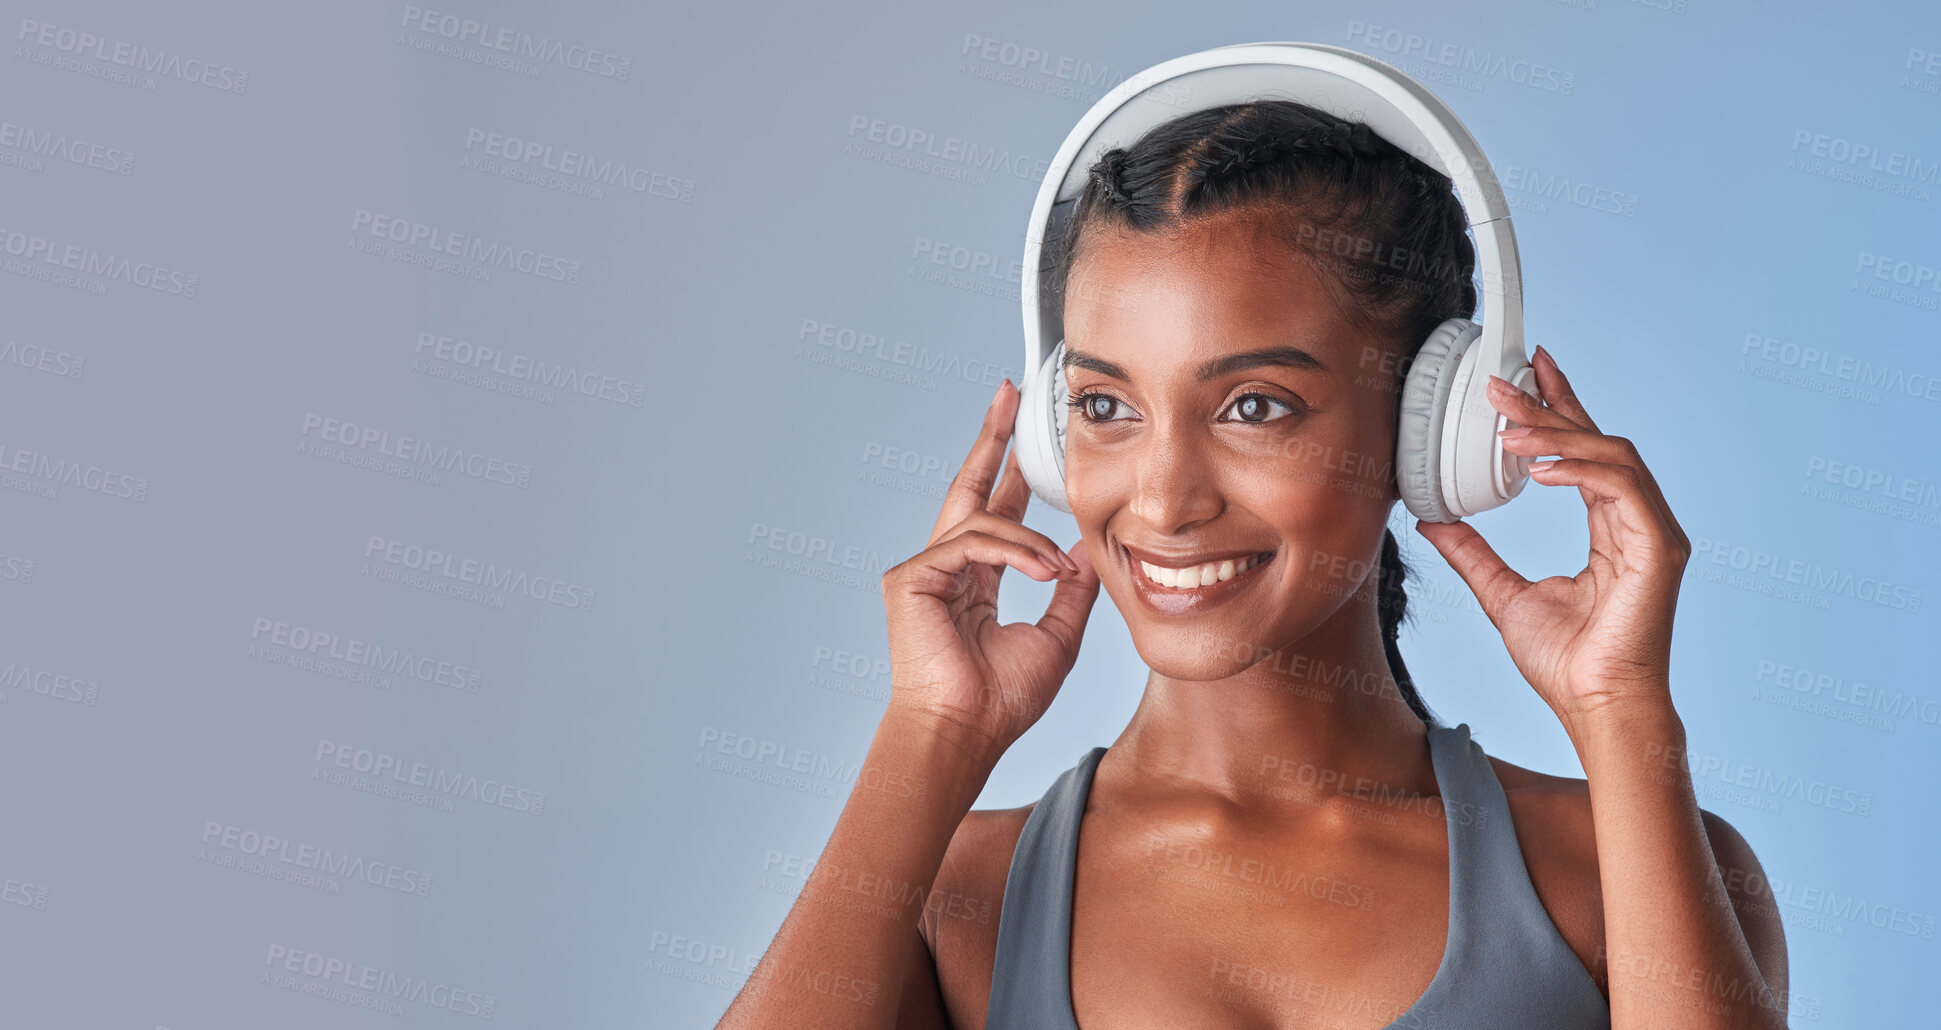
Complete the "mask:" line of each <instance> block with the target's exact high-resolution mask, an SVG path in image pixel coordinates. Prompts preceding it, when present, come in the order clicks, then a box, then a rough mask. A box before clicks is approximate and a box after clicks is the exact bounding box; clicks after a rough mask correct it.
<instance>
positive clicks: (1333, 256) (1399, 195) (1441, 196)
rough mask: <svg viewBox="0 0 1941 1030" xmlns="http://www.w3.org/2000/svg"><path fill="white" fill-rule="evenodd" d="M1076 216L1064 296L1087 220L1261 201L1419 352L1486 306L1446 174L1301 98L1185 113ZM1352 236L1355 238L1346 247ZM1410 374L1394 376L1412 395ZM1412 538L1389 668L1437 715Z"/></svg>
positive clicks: (1406, 692)
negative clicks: (1405, 627)
mask: <svg viewBox="0 0 1941 1030" xmlns="http://www.w3.org/2000/svg"><path fill="white" fill-rule="evenodd" d="M1089 171H1090V180H1089V181H1088V182H1087V183H1086V186H1085V192H1084V193H1083V194H1082V195H1081V196H1080V197H1079V198H1078V203H1077V205H1076V207H1075V208H1074V209H1073V211H1072V214H1071V216H1070V218H1069V219H1068V220H1067V221H1066V222H1065V224H1064V226H1063V228H1062V229H1061V230H1057V231H1058V245H1057V246H1056V247H1055V248H1047V250H1048V251H1051V253H1050V254H1049V255H1048V258H1049V260H1051V261H1053V262H1055V263H1056V264H1055V266H1054V267H1052V268H1051V269H1049V273H1050V274H1049V282H1050V292H1051V295H1052V297H1053V298H1054V299H1055V302H1056V303H1057V304H1058V305H1059V306H1060V307H1061V308H1062V305H1063V303H1064V299H1065V291H1066V284H1067V280H1068V279H1069V277H1070V272H1071V268H1072V266H1073V264H1074V263H1075V262H1076V261H1077V258H1078V256H1079V252H1080V246H1081V244H1082V243H1083V241H1084V239H1085V237H1086V230H1087V229H1088V228H1092V227H1094V226H1098V225H1109V226H1113V227H1117V228H1120V229H1130V230H1133V231H1135V232H1140V233H1148V234H1156V233H1161V232H1168V231H1177V230H1179V229H1181V228H1184V227H1185V226H1187V225H1189V224H1191V223H1193V222H1195V221H1198V220H1200V219H1201V218H1204V217H1207V216H1211V215H1214V214H1217V213H1222V212H1228V211H1234V210H1241V209H1251V210H1256V211H1259V212H1260V213H1261V214H1262V215H1263V218H1264V221H1265V224H1266V225H1268V226H1269V227H1270V228H1273V229H1275V230H1278V231H1279V232H1280V234H1281V237H1282V238H1283V239H1284V241H1285V242H1286V243H1288V244H1289V245H1290V246H1291V247H1292V248H1293V252H1294V253H1295V254H1297V255H1299V256H1302V257H1304V258H1306V259H1307V260H1309V261H1311V262H1315V263H1316V264H1317V265H1318V266H1319V267H1321V268H1323V269H1324V270H1326V271H1327V272H1328V273H1331V274H1325V275H1323V276H1322V279H1323V281H1324V282H1326V283H1329V284H1330V285H1331V287H1333V288H1334V289H1335V290H1336V291H1337V293H1338V294H1339V293H1343V292H1345V294H1346V297H1345V300H1346V302H1345V303H1342V305H1341V307H1342V310H1343V311H1344V312H1345V313H1346V314H1347V316H1348V317H1349V318H1350V319H1351V320H1352V321H1353V322H1355V323H1356V324H1357V325H1359V326H1361V327H1362V328H1363V329H1365V330H1368V331H1371V332H1373V333H1375V334H1376V335H1378V336H1381V337H1383V338H1386V339H1388V340H1390V341H1392V342H1393V343H1394V344H1395V345H1396V346H1397V347H1398V348H1399V349H1400V350H1401V351H1402V352H1403V354H1404V356H1405V358H1406V359H1407V360H1408V361H1413V360H1414V358H1415V354H1416V352H1417V351H1418V350H1419V349H1420V348H1421V346H1422V344H1423V342H1424V341H1426V340H1427V339H1428V338H1429V334H1430V333H1431V332H1433V331H1434V330H1435V327H1436V326H1438V325H1440V324H1441V323H1442V322H1443V320H1444V319H1449V318H1473V317H1474V316H1475V311H1476V285H1475V283H1474V281H1473V278H1472V277H1473V276H1474V274H1475V267H1476V251H1475V247H1474V246H1473V245H1472V244H1471V243H1470V240H1469V236H1468V234H1467V229H1468V224H1469V222H1468V219H1467V218H1466V217H1464V212H1463V208H1462V205H1461V203H1460V202H1459V201H1458V200H1457V198H1456V194H1455V191H1454V189H1453V186H1452V184H1451V182H1450V179H1449V177H1448V176H1447V175H1444V174H1443V173H1441V172H1439V171H1437V170H1435V169H1434V168H1431V167H1430V166H1429V165H1427V164H1424V163H1423V162H1422V161H1420V160H1417V159H1416V158H1414V157H1412V156H1410V155H1409V154H1408V153H1407V152H1406V151H1404V150H1402V149H1401V148H1399V147H1397V146H1396V145H1394V144H1393V143H1390V142H1389V141H1387V140H1385V139H1383V138H1382V137H1380V136H1378V135H1376V133H1375V132H1374V130H1372V129H1370V128H1369V127H1368V126H1366V125H1364V124H1362V123H1360V122H1350V121H1346V120H1344V119H1341V118H1337V117H1335V116H1333V115H1331V114H1328V113H1327V112H1325V111H1322V110H1320V109H1318V108H1314V107H1310V106H1308V105H1306V104H1301V103H1297V102H1295V101H1291V100H1256V101H1253V102H1250V103H1241V104H1227V105H1223V106H1219V107H1211V108H1206V109H1203V110H1199V111H1193V112H1190V113H1188V114H1184V115H1181V116H1179V117H1177V118H1174V119H1172V120H1171V121H1168V122H1165V123H1162V124H1160V125H1158V126H1155V127H1154V128H1152V129H1151V130H1149V131H1147V132H1146V133H1145V134H1144V135H1143V136H1141V137H1140V138H1139V139H1138V140H1136V141H1135V142H1133V143H1132V144H1131V145H1130V146H1124V147H1112V148H1110V149H1108V150H1106V151H1104V152H1103V153H1102V154H1100V155H1099V158H1098V160H1097V161H1096V162H1094V163H1093V164H1092V166H1091V168H1090V169H1089ZM1344 247H1345V250H1344ZM1407 369H1408V365H1407V363H1406V362H1405V363H1404V364H1403V366H1402V372H1403V375H1401V376H1397V377H1396V381H1395V400H1396V402H1397V403H1398V405H1399V403H1400V400H1401V397H1400V394H1401V384H1402V381H1403V379H1404V378H1405V377H1406V374H1407ZM1407 576H1408V568H1407V567H1406V566H1405V565H1403V564H1402V555H1401V549H1400V546H1399V545H1398V544H1397V542H1396V540H1395V533H1394V531H1393V530H1384V531H1383V535H1382V553H1381V565H1380V573H1379V578H1378V580H1377V588H1376V609H1377V611H1378V612H1379V616H1380V619H1381V628H1382V646H1383V649H1384V651H1385V652H1386V654H1387V656H1388V666H1389V672H1390V674H1391V675H1393V676H1394V677H1395V683H1396V686H1397V688H1398V689H1399V690H1400V692H1401V695H1402V699H1403V700H1404V701H1406V702H1408V706H1409V708H1410V710H1412V711H1413V712H1415V714H1416V716H1417V717H1419V718H1421V719H1422V720H1423V721H1425V722H1429V721H1434V719H1435V717H1434V716H1433V715H1432V714H1431V713H1430V711H1429V709H1428V706H1427V705H1425V704H1423V703H1422V699H1421V697H1419V696H1418V695H1417V694H1416V691H1415V684H1414V682H1413V681H1411V680H1410V678H1409V672H1408V668H1407V667H1406V666H1405V665H1403V663H1402V653H1401V651H1400V650H1399V649H1398V647H1397V637H1398V636H1399V634H1400V632H1401V624H1402V622H1403V620H1404V619H1405V618H1406V617H1407V614H1408V594H1407V592H1406V591H1405V590H1404V589H1403V580H1404V579H1406V578H1407Z"/></svg>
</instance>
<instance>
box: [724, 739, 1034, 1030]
mask: <svg viewBox="0 0 1941 1030" xmlns="http://www.w3.org/2000/svg"><path fill="white" fill-rule="evenodd" d="M962 737H963V734H961V733H958V732H954V724H951V723H948V722H946V721H944V720H939V719H937V718H935V717H931V716H927V715H924V714H921V713H917V712H912V711H908V710H905V709H901V708H899V707H896V706H891V708H890V709H889V711H888V712H887V713H886V714H885V715H884V717H883V721H882V722H881V723H880V724H878V726H877V728H876V736H875V738H874V739H873V740H872V741H871V742H870V747H869V753H868V756H867V757H866V758H864V760H863V765H862V769H861V770H860V771H859V772H858V773H857V776H856V786H855V787H854V788H853V789H852V790H851V791H850V792H849V800H848V801H847V802H846V803H845V804H844V805H843V810H842V815H841V816H840V817H838V818H837V820H836V828H835V830H834V831H833V832H832V833H831V834H830V836H829V843H828V844H827V845H826V846H825V847H824V848H823V850H822V855H821V857H820V858H819V859H818V860H817V861H816V864H815V867H814V868H813V869H812V870H810V873H809V878H808V882H807V883H805V884H804V885H803V887H802V892H801V894H800V895H798V896H797V897H796V900H795V904H794V905H793V906H792V907H790V909H789V913H788V915H787V917H785V918H784V919H783V920H782V926H781V929H779V930H778V931H776V934H775V940H774V942H773V943H771V944H770V945H769V947H768V950H767V951H765V952H763V953H762V957H761V959H760V961H759V962H757V963H756V965H755V969H754V971H753V972H752V973H750V974H749V976H748V982H747V983H746V984H745V985H743V987H742V989H741V992H740V993H739V994H737V995H736V996H735V1000H734V1001H733V1002H732V1003H731V1004H729V1006H728V1010H727V1012H726V1013H724V1014H723V1015H722V1017H721V1021H720V1022H719V1023H718V1024H716V1027H717V1030H750V1028H781V1027H788V1028H790V1030H795V1028H798V1027H830V1028H836V1027H841V1028H845V1030H849V1028H857V1030H891V1028H893V1027H895V1026H897V999H898V998H899V997H900V996H901V993H902V990H903V982H904V977H905V974H906V972H907V968H906V967H907V965H908V963H909V962H910V961H911V960H912V958H913V955H912V952H911V949H910V944H909V942H910V941H911V940H913V939H915V938H916V936H917V919H918V917H919V916H920V915H921V914H922V912H923V906H924V902H925V900H926V899H927V898H928V897H929V895H930V888H931V884H932V883H933V882H934V881H935V880H936V877H937V870H938V868H939V867H940V866H941V865H942V864H943V856H944V851H945V849H946V848H947V847H948V846H949V844H950V839H951V837H952V835H954V834H955V833H956V830H957V824H958V823H960V822H962V821H963V818H964V814H965V813H966V812H968V811H970V807H971V805H972V804H974V803H975V802H976V801H977V796H978V794H979V792H981V791H982V790H983V789H984V783H985V781H986V780H987V779H988V778H989V777H990V774H991V770H992V769H993V768H994V767H995V766H996V756H995V755H988V754H987V752H988V748H985V747H983V746H981V745H979V744H977V743H975V742H973V741H971V740H968V739H960V738H962Z"/></svg>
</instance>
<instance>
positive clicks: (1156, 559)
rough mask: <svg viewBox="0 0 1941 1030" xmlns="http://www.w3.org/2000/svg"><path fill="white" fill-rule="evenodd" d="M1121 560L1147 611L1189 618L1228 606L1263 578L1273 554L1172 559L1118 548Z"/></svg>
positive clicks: (1265, 552) (1268, 552)
mask: <svg viewBox="0 0 1941 1030" xmlns="http://www.w3.org/2000/svg"><path fill="white" fill-rule="evenodd" d="M1119 555H1120V558H1121V560H1122V561H1123V562H1124V565H1125V568H1126V570H1127V572H1128V573H1129V574H1130V575H1131V578H1132V584H1133V588H1134V591H1135V592H1136V593H1137V594H1138V595H1139V600H1140V601H1141V602H1142V603H1144V604H1145V605H1146V607H1147V608H1149V609H1151V610H1152V611H1154V612H1157V613H1159V614H1161V615H1189V614H1197V613H1199V612H1202V611H1205V610H1206V609H1208V608H1211V607H1212V606H1214V605H1216V604H1219V603H1221V602H1223V601H1226V600H1228V599H1230V598H1232V597H1234V596H1235V595H1237V594H1239V593H1240V592H1241V591H1243V590H1245V589H1247V587H1248V586H1249V585H1251V584H1253V583H1254V582H1256V581H1257V580H1259V579H1260V578H1261V577H1260V576H1259V575H1258V574H1257V573H1258V570H1259V569H1260V568H1261V566H1263V565H1267V564H1269V563H1271V562H1272V561H1273V560H1274V555H1275V552H1274V551H1231V552H1222V553H1202V554H1194V555H1190V556H1186V557H1183V558H1169V557H1167V556H1165V555H1161V554H1155V553H1153V552H1150V551H1144V550H1140V549H1137V548H1133V547H1130V546H1128V545H1126V544H1120V545H1119Z"/></svg>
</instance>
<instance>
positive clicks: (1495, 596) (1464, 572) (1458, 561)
mask: <svg viewBox="0 0 1941 1030" xmlns="http://www.w3.org/2000/svg"><path fill="white" fill-rule="evenodd" d="M1415 531H1416V532H1417V533H1420V534H1422V536H1423V537H1424V538H1425V539H1427V540H1428V541H1429V543H1431V544H1434V545H1435V549H1436V550H1437V551H1440V552H1441V553H1442V557H1443V558H1444V559H1446V560H1447V561H1448V562H1449V567H1450V568H1452V569H1455V570H1456V575H1458V576H1460V577H1462V581H1463V582H1464V583H1467V584H1469V589H1470V590H1471V591H1473V592H1474V593H1475V594H1476V600H1477V602H1478V603H1480V604H1481V605H1482V606H1483V614H1485V615H1487V616H1489V620H1490V622H1492V623H1495V624H1496V625H1498V626H1501V625H1502V622H1501V620H1500V619H1498V617H1497V613H1499V612H1501V611H1503V610H1504V609H1505V607H1506V606H1507V605H1508V604H1509V603H1510V600H1511V599H1512V598H1514V597H1516V595H1518V594H1520V593H1522V592H1523V591H1524V590H1526V589H1528V588H1529V586H1530V581H1529V580H1527V579H1524V578H1523V577H1522V576H1521V575H1519V574H1518V573H1517V571H1516V570H1515V569H1512V568H1510V566H1509V564H1508V563H1507V562H1505V561H1504V560H1503V559H1502V558H1501V557H1500V556H1498V555H1497V553H1496V549H1495V548H1493V547H1491V546H1490V545H1489V541H1487V540H1484V539H1483V535H1482V534H1481V533H1478V532H1476V527H1474V526H1472V525H1470V524H1469V523H1467V522H1462V521H1457V522H1423V521H1420V520H1417V521H1416V523H1415Z"/></svg>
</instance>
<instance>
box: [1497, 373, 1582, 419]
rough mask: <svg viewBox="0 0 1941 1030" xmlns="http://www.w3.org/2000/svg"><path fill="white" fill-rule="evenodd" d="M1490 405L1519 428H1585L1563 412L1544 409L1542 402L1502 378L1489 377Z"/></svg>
mask: <svg viewBox="0 0 1941 1030" xmlns="http://www.w3.org/2000/svg"><path fill="white" fill-rule="evenodd" d="M1489 403H1490V406H1491V407H1493V408H1495V409H1496V410H1497V411H1499V412H1502V413H1503V414H1504V415H1507V416H1508V417H1509V420H1510V421H1511V422H1512V423H1515V424H1516V425H1519V426H1556V427H1557V428H1559V429H1582V428H1584V427H1583V426H1580V425H1578V424H1577V423H1575V422H1573V421H1571V420H1570V419H1569V418H1567V417H1566V416H1565V415H1564V413H1563V412H1561V411H1555V410H1552V409H1550V408H1547V407H1544V404H1543V402H1542V401H1541V400H1538V399H1537V398H1535V397H1532V396H1530V395H1529V394H1528V393H1526V392H1525V391H1523V390H1520V389H1518V388H1516V387H1514V386H1511V385H1510V381H1509V380H1507V379H1504V378H1503V377H1502V376H1498V375H1492V376H1490V377H1489Z"/></svg>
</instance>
